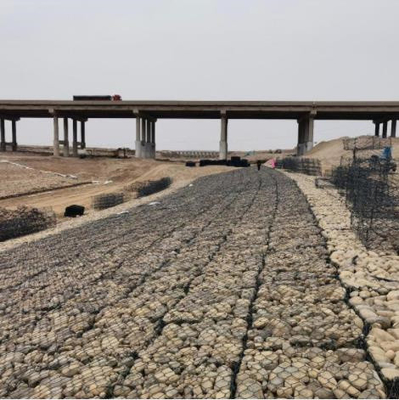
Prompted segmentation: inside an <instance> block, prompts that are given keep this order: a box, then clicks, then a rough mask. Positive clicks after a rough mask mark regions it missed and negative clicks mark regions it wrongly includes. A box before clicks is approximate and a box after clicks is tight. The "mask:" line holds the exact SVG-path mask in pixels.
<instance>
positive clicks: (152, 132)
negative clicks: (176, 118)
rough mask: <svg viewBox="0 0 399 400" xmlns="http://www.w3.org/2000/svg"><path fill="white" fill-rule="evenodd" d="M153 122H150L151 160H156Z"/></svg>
mask: <svg viewBox="0 0 399 400" xmlns="http://www.w3.org/2000/svg"><path fill="white" fill-rule="evenodd" d="M155 123H156V122H155V121H151V141H150V142H151V158H154V159H155V158H156V147H155Z"/></svg>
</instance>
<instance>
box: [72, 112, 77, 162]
mask: <svg viewBox="0 0 399 400" xmlns="http://www.w3.org/2000/svg"><path fill="white" fill-rule="evenodd" d="M72 156H73V157H77V156H78V121H77V120H76V119H75V118H74V119H72Z"/></svg>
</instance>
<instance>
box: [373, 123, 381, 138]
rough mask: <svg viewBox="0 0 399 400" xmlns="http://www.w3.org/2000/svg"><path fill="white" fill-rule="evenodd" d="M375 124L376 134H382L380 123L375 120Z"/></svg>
mask: <svg viewBox="0 0 399 400" xmlns="http://www.w3.org/2000/svg"><path fill="white" fill-rule="evenodd" d="M374 125H375V128H374V136H376V137H378V136H380V123H379V122H377V121H374Z"/></svg>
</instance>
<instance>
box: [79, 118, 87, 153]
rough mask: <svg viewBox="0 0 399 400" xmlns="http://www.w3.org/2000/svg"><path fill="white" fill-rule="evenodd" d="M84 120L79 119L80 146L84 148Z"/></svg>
mask: <svg viewBox="0 0 399 400" xmlns="http://www.w3.org/2000/svg"><path fill="white" fill-rule="evenodd" d="M85 122H86V121H85V120H84V119H83V120H81V121H80V148H81V149H85V148H86V129H85Z"/></svg>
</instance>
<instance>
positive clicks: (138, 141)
mask: <svg viewBox="0 0 399 400" xmlns="http://www.w3.org/2000/svg"><path fill="white" fill-rule="evenodd" d="M135 147H136V153H135V157H136V158H141V152H142V146H141V129H140V117H139V116H138V115H137V116H136V142H135Z"/></svg>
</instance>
